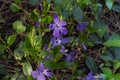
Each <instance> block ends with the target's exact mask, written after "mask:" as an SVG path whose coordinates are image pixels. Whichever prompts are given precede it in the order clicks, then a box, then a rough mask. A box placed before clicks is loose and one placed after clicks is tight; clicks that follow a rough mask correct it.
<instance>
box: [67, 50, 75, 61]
mask: <svg viewBox="0 0 120 80" xmlns="http://www.w3.org/2000/svg"><path fill="white" fill-rule="evenodd" d="M76 53H77V50H75V51H71V52H69V53H68V54H65V56H66V61H69V62H74V61H75V59H76V58H75V55H76Z"/></svg>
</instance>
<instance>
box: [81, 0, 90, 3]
mask: <svg viewBox="0 0 120 80" xmlns="http://www.w3.org/2000/svg"><path fill="white" fill-rule="evenodd" d="M81 2H82V3H85V4H92V2H91V0H81Z"/></svg>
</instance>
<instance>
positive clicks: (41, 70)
mask: <svg viewBox="0 0 120 80" xmlns="http://www.w3.org/2000/svg"><path fill="white" fill-rule="evenodd" d="M37 70H38V71H40V72H43V71H44V65H43V63H42V62H40V64H39V65H38V68H37Z"/></svg>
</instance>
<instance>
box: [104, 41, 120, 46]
mask: <svg viewBox="0 0 120 80" xmlns="http://www.w3.org/2000/svg"><path fill="white" fill-rule="evenodd" d="M103 45H104V46H108V47H110V46H113V47H120V40H108V41H106V42H104V43H103Z"/></svg>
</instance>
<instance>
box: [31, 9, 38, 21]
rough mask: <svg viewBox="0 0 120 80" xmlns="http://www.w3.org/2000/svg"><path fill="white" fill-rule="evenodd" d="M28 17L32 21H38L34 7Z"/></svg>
mask: <svg viewBox="0 0 120 80" xmlns="http://www.w3.org/2000/svg"><path fill="white" fill-rule="evenodd" d="M30 18H31V19H32V21H34V22H38V21H39V14H38V12H37V10H36V9H34V10H33V11H32V12H31V14H30Z"/></svg>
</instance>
